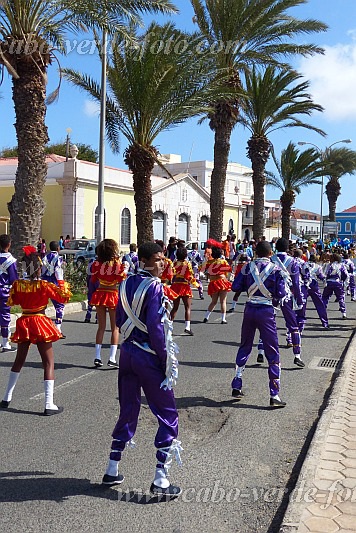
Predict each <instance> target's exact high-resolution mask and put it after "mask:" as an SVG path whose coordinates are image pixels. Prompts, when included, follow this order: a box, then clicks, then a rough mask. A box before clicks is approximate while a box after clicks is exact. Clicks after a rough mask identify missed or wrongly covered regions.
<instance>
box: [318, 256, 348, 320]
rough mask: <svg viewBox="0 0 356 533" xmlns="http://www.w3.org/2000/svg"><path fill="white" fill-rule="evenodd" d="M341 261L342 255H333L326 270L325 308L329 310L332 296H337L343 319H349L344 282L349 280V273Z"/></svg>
mask: <svg viewBox="0 0 356 533" xmlns="http://www.w3.org/2000/svg"><path fill="white" fill-rule="evenodd" d="M341 261H342V260H341V255H339V254H332V255H331V258H330V264H329V266H328V268H327V270H326V287H325V288H324V291H323V297H322V298H323V302H324V304H325V308H327V307H328V303H329V299H330V296H331V295H332V294H335V296H336V299H337V301H338V302H339V310H340V312H341V314H342V318H347V317H346V305H345V290H344V282H345V281H346V280H347V279H348V273H347V269H346V266H345V265H344V264H343V263H342V262H341Z"/></svg>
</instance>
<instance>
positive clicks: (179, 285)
mask: <svg viewBox="0 0 356 533" xmlns="http://www.w3.org/2000/svg"><path fill="white" fill-rule="evenodd" d="M187 255H188V250H187V249H186V248H183V247H181V248H178V249H177V252H176V256H177V260H176V261H174V263H173V267H174V272H175V273H174V277H173V283H172V287H171V289H172V291H174V292H175V293H176V294H177V295H178V296H177V298H176V299H175V300H174V304H173V309H172V312H171V320H172V322H173V320H174V319H175V316H176V314H177V311H178V307H179V304H180V300H181V299H182V300H183V304H184V308H185V329H184V333H187V334H188V335H191V336H193V332H192V330H191V329H190V311H191V307H192V298H193V293H192V289H191V285H194V286H195V287H198V283H197V281H196V279H195V276H194V272H193V269H192V265H191V263H190V261H188V259H187Z"/></svg>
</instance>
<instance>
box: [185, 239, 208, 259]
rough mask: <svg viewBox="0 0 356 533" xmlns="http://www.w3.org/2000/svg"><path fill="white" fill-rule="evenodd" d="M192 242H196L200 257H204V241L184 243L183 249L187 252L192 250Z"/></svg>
mask: <svg viewBox="0 0 356 533" xmlns="http://www.w3.org/2000/svg"><path fill="white" fill-rule="evenodd" d="M193 242H197V243H198V252H199V253H200V255H201V256H202V257H204V250H205V241H188V242H186V243H185V247H186V248H187V250H188V251H189V250H192V244H193Z"/></svg>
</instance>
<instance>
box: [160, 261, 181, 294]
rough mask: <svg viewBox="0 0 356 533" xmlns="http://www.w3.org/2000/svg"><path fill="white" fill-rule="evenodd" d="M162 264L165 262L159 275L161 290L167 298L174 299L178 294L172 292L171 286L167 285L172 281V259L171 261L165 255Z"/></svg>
mask: <svg viewBox="0 0 356 533" xmlns="http://www.w3.org/2000/svg"><path fill="white" fill-rule="evenodd" d="M164 264H165V267H164V270H163V272H162V275H161V281H162V285H163V292H164V295H165V296H166V297H167V298H168V299H169V300H176V298H178V294H177V293H176V292H174V291H173V290H172V288H171V287H170V286H169V285H170V284H171V283H172V279H173V276H174V266H173V261H171V260H170V259H169V258H168V257H165V258H164Z"/></svg>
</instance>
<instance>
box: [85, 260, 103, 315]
mask: <svg viewBox="0 0 356 533" xmlns="http://www.w3.org/2000/svg"><path fill="white" fill-rule="evenodd" d="M95 254H96V250H95ZM96 259H97V258H96V257H93V258H92V259H90V261H89V263H88V268H87V299H88V307H87V312H86V313H85V318H84V322H85V323H86V324H90V320H91V314H92V312H93V306H92V305H90V301H91V299H92V296H93V294H94V292H95V291H96V289H97V288H98V287H99V280H97V281H96V282H95V283H93V275H92V271H91V269H92V266H93V264H94V262H95V261H96ZM97 323H98V315H96V316H95V324H97Z"/></svg>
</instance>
